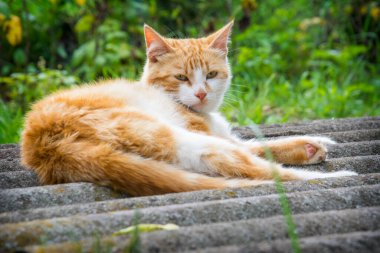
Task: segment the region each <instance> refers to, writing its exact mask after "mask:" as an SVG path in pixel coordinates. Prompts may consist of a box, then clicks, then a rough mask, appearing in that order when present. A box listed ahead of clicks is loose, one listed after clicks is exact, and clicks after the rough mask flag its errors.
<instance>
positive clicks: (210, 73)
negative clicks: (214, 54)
mask: <svg viewBox="0 0 380 253" xmlns="http://www.w3.org/2000/svg"><path fill="white" fill-rule="evenodd" d="M217 74H218V72H216V71H211V72H209V73H208V74H207V79H211V78H214V77H216V75H217Z"/></svg>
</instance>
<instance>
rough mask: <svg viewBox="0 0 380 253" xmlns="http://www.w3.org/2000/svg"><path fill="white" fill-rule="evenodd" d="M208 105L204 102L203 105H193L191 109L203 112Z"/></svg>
mask: <svg viewBox="0 0 380 253" xmlns="http://www.w3.org/2000/svg"><path fill="white" fill-rule="evenodd" d="M206 104H207V101H202V102H201V103H199V104H195V105H192V106H190V108H191V109H193V110H194V111H197V112H199V111H201V110H202V108H203V107H205V106H206Z"/></svg>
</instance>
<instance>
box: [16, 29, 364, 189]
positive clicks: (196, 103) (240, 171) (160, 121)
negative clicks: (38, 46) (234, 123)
mask: <svg viewBox="0 0 380 253" xmlns="http://www.w3.org/2000/svg"><path fill="white" fill-rule="evenodd" d="M231 27H232V22H231V23H229V24H227V25H226V26H225V27H223V28H222V29H220V30H219V31H217V32H215V33H213V34H211V35H210V36H208V37H205V38H200V39H168V38H164V37H162V36H161V35H159V34H158V33H157V32H156V31H154V30H153V29H152V28H150V27H149V26H145V27H144V31H145V41H146V46H147V62H146V65H145V68H144V73H143V75H142V78H141V80H140V81H138V82H130V81H126V80H122V79H118V80H109V81H101V82H99V83H97V84H93V85H82V86H79V87H75V88H72V89H69V90H64V91H60V92H58V93H55V94H52V95H50V96H48V97H46V98H44V99H43V100H41V101H39V102H38V103H36V104H35V105H34V106H33V108H32V110H31V111H30V112H29V113H28V115H27V117H26V122H25V129H24V132H23V135H22V162H23V164H24V165H25V166H27V167H29V168H30V169H32V170H34V171H35V172H36V173H37V174H38V176H39V178H40V181H41V183H43V184H57V183H67V182H80V181H81V182H83V181H84V182H93V183H96V184H99V185H105V186H110V187H112V188H114V189H116V190H120V191H123V192H126V193H128V194H130V195H133V196H139V195H152V194H162V193H170V192H182V191H192V190H201V189H217V188H225V187H240V186H250V185H259V184H264V183H270V182H271V180H272V179H273V168H274V170H276V171H277V173H278V175H279V176H280V178H281V179H282V180H297V179H312V178H325V177H339V176H348V175H355V174H356V173H354V172H350V171H339V172H334V173H322V172H311V171H306V170H298V169H294V168H283V167H282V166H281V165H279V164H273V163H270V162H269V161H267V160H265V159H263V158H262V157H264V146H267V147H268V148H269V149H270V150H271V151H272V153H273V156H274V159H275V160H276V161H277V162H279V163H285V164H294V165H302V164H314V163H318V162H321V161H323V160H324V159H325V158H326V152H327V150H326V147H325V144H326V143H333V142H332V141H331V140H330V139H328V138H324V137H309V136H301V137H288V138H284V139H280V140H273V141H267V142H265V143H260V142H252V141H248V142H247V141H242V140H239V139H238V138H237V137H235V136H233V135H232V134H231V131H230V127H229V124H228V123H227V121H226V120H225V119H224V118H223V117H222V116H221V115H220V114H219V113H218V112H216V111H217V110H218V107H219V106H220V104H221V103H222V100H223V96H224V93H225V92H226V90H227V88H228V87H229V85H230V81H231V77H232V76H231V71H230V67H229V64H228V60H227V43H228V39H229V34H230V31H231Z"/></svg>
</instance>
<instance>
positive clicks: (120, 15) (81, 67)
mask: <svg viewBox="0 0 380 253" xmlns="http://www.w3.org/2000/svg"><path fill="white" fill-rule="evenodd" d="M232 18H234V19H235V26H234V31H233V35H232V44H231V49H230V61H231V65H232V69H233V74H234V79H233V85H232V87H231V89H230V91H229V93H228V94H227V96H226V100H225V104H224V105H223V108H222V111H223V113H224V114H225V115H226V116H227V117H228V118H229V120H230V121H232V122H234V123H235V124H239V125H248V124H253V123H278V122H287V121H301V120H306V119H315V118H339V117H355V116H364V115H379V114H380V106H379V105H380V102H379V101H380V100H379V97H380V74H379V70H380V66H379V65H380V64H379V59H380V42H379V37H380V36H379V34H380V5H379V3H378V2H377V1H365V0H361V1H360V0H346V1H345V0H341V1H333V0H325V1H310V0H291V1H282V0H265V1H264V0H261V1H259V0H242V1H237V0H236V1H235V0H229V1H204V0H193V1H179V0H174V1H164V0H150V1H137V0H134V1H115V0H108V1H107V0H75V1H74V0H66V1H65V0H49V1H48V0H35V1H27V0H9V1H2V0H0V67H1V68H0V98H1V100H0V143H7V142H17V141H18V140H19V135H20V131H21V129H22V121H23V115H24V114H25V113H26V112H27V111H28V109H29V108H30V105H31V103H33V101H35V100H37V99H39V98H41V97H42V96H44V95H46V94H48V93H51V92H53V91H55V90H57V89H61V88H64V87H69V86H72V85H75V84H80V83H82V82H91V81H94V80H99V79H103V78H113V77H125V78H130V79H137V78H138V77H139V75H140V74H141V71H142V67H143V64H144V61H145V44H144V40H143V24H144V23H147V24H149V25H151V26H153V27H154V28H156V29H157V30H158V31H159V32H160V33H161V34H163V35H165V36H168V37H175V38H185V37H196V36H203V35H206V34H208V33H210V32H212V31H214V30H216V29H218V28H220V27H221V26H222V25H224V24H225V23H226V22H227V21H229V20H231V19H232Z"/></svg>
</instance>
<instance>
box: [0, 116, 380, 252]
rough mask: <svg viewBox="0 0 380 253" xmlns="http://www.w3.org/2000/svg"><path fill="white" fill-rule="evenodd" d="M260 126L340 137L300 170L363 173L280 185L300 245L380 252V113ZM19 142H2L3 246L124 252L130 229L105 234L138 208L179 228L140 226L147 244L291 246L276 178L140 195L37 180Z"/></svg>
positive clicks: (149, 219)
mask: <svg viewBox="0 0 380 253" xmlns="http://www.w3.org/2000/svg"><path fill="white" fill-rule="evenodd" d="M259 127H260V129H261V131H262V132H263V133H264V134H265V136H266V137H268V138H277V137H279V136H289V135H304V134H307V135H322V136H328V137H330V138H332V139H334V140H336V141H338V142H339V144H337V145H333V146H329V158H328V160H327V161H326V162H324V163H322V164H319V165H312V166H305V167H304V168H305V169H309V170H320V171H336V170H342V169H345V170H352V171H356V172H358V173H359V174H360V175H358V176H353V177H342V178H327V179H318V180H309V181H295V182H286V183H284V189H285V190H286V192H287V197H288V200H289V203H290V205H291V209H292V213H293V217H294V220H295V223H296V226H297V233H298V235H299V237H300V240H299V241H300V247H301V250H302V252H315V253H317V252H318V253H319V252H380V117H363V118H347V119H334V120H314V121H310V122H301V123H289V124H281V125H269V126H259ZM234 131H235V132H237V133H238V134H239V135H240V136H242V137H244V138H247V139H249V138H254V137H255V134H254V132H252V130H251V129H250V128H248V127H243V128H237V129H235V130H234ZM19 150H20V148H19V146H18V145H17V144H5V145H0V200H1V202H0V203H1V204H0V252H14V251H15V250H21V251H26V252H89V251H92V252H93V251H98V252H101V251H102V250H103V249H104V250H105V249H106V248H104V247H105V246H107V245H110V249H111V250H112V252H122V251H123V250H124V248H125V247H126V246H128V244H129V243H130V240H129V236H118V237H110V236H109V235H110V234H111V233H112V232H115V231H117V230H119V229H121V228H124V227H126V226H129V225H131V224H132V222H133V220H134V217H135V215H136V210H139V215H140V222H141V223H159V224H165V223H176V224H178V225H180V226H181V227H180V229H179V230H175V231H156V232H152V233H142V234H140V239H141V242H142V252H209V253H212V252H291V247H290V242H289V239H288V234H287V230H286V226H285V224H284V217H283V216H282V210H281V208H280V205H279V200H278V195H277V192H276V187H275V185H262V186H258V187H252V188H241V189H225V190H209V191H198V192H187V193H176V194H167V195H160V196H150V197H140V198H127V197H126V196H125V195H121V194H119V193H116V192H113V191H112V190H110V189H107V188H104V187H100V186H95V185H93V184H90V183H72V184H62V185H53V186H39V183H38V179H37V177H36V175H35V174H34V172H32V171H29V170H26V169H25V168H24V167H22V166H21V165H20V153H19ZM95 234H98V235H99V236H100V237H99V238H100V239H96V238H94V235H95ZM78 240H79V241H80V243H76V242H74V241H78ZM94 244H97V245H98V244H100V245H101V246H97V247H101V248H96V247H95V248H94ZM103 246H104V247H103ZM79 247H80V248H79ZM102 247H103V248H102ZM78 249H81V251H78ZM109 252H111V251H109Z"/></svg>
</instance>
